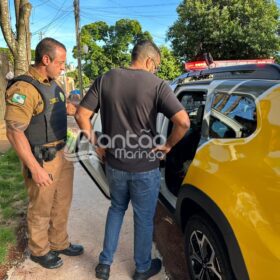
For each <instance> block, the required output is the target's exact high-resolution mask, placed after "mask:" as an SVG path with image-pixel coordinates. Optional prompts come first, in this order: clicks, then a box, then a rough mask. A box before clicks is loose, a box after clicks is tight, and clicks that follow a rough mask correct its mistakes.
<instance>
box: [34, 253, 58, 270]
mask: <svg viewBox="0 0 280 280" xmlns="http://www.w3.org/2000/svg"><path fill="white" fill-rule="evenodd" d="M30 259H31V260H32V261H33V262H36V263H38V264H40V265H41V266H43V267H45V268H49V269H53V268H58V267H60V266H62V265H63V261H62V259H61V258H60V257H58V256H57V254H55V253H54V252H52V251H50V252H48V253H47V254H46V255H44V256H39V257H38V256H33V255H31V256H30Z"/></svg>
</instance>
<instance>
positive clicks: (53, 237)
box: [24, 150, 74, 256]
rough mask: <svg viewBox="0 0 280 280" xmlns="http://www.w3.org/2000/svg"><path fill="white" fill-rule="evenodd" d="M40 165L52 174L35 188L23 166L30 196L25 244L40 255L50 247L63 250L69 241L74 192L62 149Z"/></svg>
mask: <svg viewBox="0 0 280 280" xmlns="http://www.w3.org/2000/svg"><path fill="white" fill-rule="evenodd" d="M43 167H44V169H45V170H46V171H47V172H48V173H49V174H51V175H52V177H53V183H52V184H51V185H50V186H48V187H38V186H37V185H36V184H35V182H34V181H33V180H32V179H30V178H28V176H27V169H26V168H24V179H25V184H26V186H27V191H28V196H29V205H28V213H27V224H28V236H29V239H28V245H29V249H30V251H31V254H32V255H34V256H43V255H45V254H47V253H48V252H49V251H50V250H63V249H65V248H67V247H68V246H69V244H70V243H69V241H68V234H67V220H68V215H69V209H70V205H71V201H72V194H73V176H74V167H73V163H72V162H70V161H67V160H66V159H65V157H64V151H63V150H61V151H58V152H57V154H56V157H55V158H54V159H53V160H52V161H49V162H44V163H43Z"/></svg>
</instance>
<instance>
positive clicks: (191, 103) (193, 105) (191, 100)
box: [178, 91, 206, 124]
mask: <svg viewBox="0 0 280 280" xmlns="http://www.w3.org/2000/svg"><path fill="white" fill-rule="evenodd" d="M178 99H179V101H180V102H181V104H182V105H183V107H184V108H185V109H186V111H187V112H188V114H189V117H190V120H191V123H192V124H195V123H196V121H197V113H198V109H199V107H200V106H202V105H205V100H206V93H205V92H200V91H199V92H184V93H182V94H181V95H180V96H179V97H178Z"/></svg>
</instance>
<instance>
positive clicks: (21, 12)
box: [0, 0, 32, 76]
mask: <svg viewBox="0 0 280 280" xmlns="http://www.w3.org/2000/svg"><path fill="white" fill-rule="evenodd" d="M14 3H15V13H16V27H17V32H16V37H15V34H14V32H13V30H12V27H11V23H10V11H9V5H8V0H1V1H0V25H1V29H2V33H3V36H4V39H5V41H6V43H7V45H8V47H9V49H10V50H11V52H12V54H13V57H14V61H15V64H14V73H15V76H18V75H20V74H23V73H25V72H26V71H27V70H28V65H29V64H30V60H31V59H30V58H31V48H30V29H29V18H30V13H31V8H32V6H31V4H30V3H29V0H14Z"/></svg>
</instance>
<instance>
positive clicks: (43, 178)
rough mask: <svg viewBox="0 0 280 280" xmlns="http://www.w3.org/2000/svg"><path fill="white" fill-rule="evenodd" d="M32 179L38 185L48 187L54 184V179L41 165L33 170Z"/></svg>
mask: <svg viewBox="0 0 280 280" xmlns="http://www.w3.org/2000/svg"><path fill="white" fill-rule="evenodd" d="M31 174H32V179H33V181H34V182H35V184H36V185H37V186H38V187H48V186H50V185H51V184H52V182H53V180H52V178H51V176H50V175H49V174H48V172H47V171H46V170H45V169H44V168H42V167H41V166H39V167H38V168H37V169H36V170H35V171H33V172H31Z"/></svg>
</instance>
